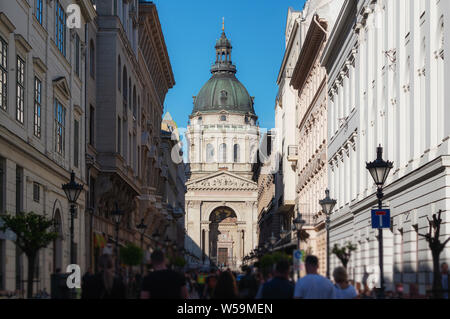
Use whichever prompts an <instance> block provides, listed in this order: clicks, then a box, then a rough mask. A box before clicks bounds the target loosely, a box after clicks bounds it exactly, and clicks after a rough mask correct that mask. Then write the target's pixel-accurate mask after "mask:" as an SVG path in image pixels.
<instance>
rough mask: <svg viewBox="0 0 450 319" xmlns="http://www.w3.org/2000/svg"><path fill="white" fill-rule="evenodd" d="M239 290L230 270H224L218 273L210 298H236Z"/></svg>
mask: <svg viewBox="0 0 450 319" xmlns="http://www.w3.org/2000/svg"><path fill="white" fill-rule="evenodd" d="M238 298H239V292H238V288H237V284H236V278H235V277H234V275H233V274H232V272H231V271H230V270H226V271H224V272H222V273H221V274H220V275H219V278H218V280H217V284H216V287H215V289H214V292H213V295H212V299H238Z"/></svg>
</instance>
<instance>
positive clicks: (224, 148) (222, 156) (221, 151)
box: [219, 143, 227, 163]
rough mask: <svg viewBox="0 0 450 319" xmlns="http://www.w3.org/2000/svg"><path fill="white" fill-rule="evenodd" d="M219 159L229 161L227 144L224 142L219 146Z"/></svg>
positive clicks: (224, 161)
mask: <svg viewBox="0 0 450 319" xmlns="http://www.w3.org/2000/svg"><path fill="white" fill-rule="evenodd" d="M219 161H220V163H226V162H227V144H225V143H223V144H220V146H219Z"/></svg>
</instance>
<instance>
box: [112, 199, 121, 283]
mask: <svg viewBox="0 0 450 319" xmlns="http://www.w3.org/2000/svg"><path fill="white" fill-rule="evenodd" d="M114 207H115V209H114V210H113V211H112V212H111V215H112V217H113V220H114V224H115V226H116V245H115V247H114V250H115V255H116V274H119V227H120V221H121V220H122V216H123V211H121V210H120V209H119V204H117V202H115V203H114Z"/></svg>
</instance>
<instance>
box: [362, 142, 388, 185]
mask: <svg viewBox="0 0 450 319" xmlns="http://www.w3.org/2000/svg"><path fill="white" fill-rule="evenodd" d="M393 166H394V165H393V162H389V161H385V160H383V148H382V147H381V146H379V147H378V148H377V159H376V160H375V161H373V162H371V163H366V168H367V170H368V171H369V173H370V175H371V176H372V178H373V181H374V182H375V184H376V185H377V186H383V185H384V183H385V182H386V179H387V177H388V176H389V172H390V171H391V169H392V167H393Z"/></svg>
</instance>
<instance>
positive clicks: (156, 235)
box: [152, 231, 161, 249]
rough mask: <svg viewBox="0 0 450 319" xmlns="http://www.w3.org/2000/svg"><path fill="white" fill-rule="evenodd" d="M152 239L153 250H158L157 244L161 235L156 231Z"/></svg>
mask: <svg viewBox="0 0 450 319" xmlns="http://www.w3.org/2000/svg"><path fill="white" fill-rule="evenodd" d="M152 238H153V240H154V241H155V243H156V247H155V249H156V248H158V242H159V239H160V238H161V235H160V234H159V232H158V231H156V232H155V233H154V234H153V235H152Z"/></svg>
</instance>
